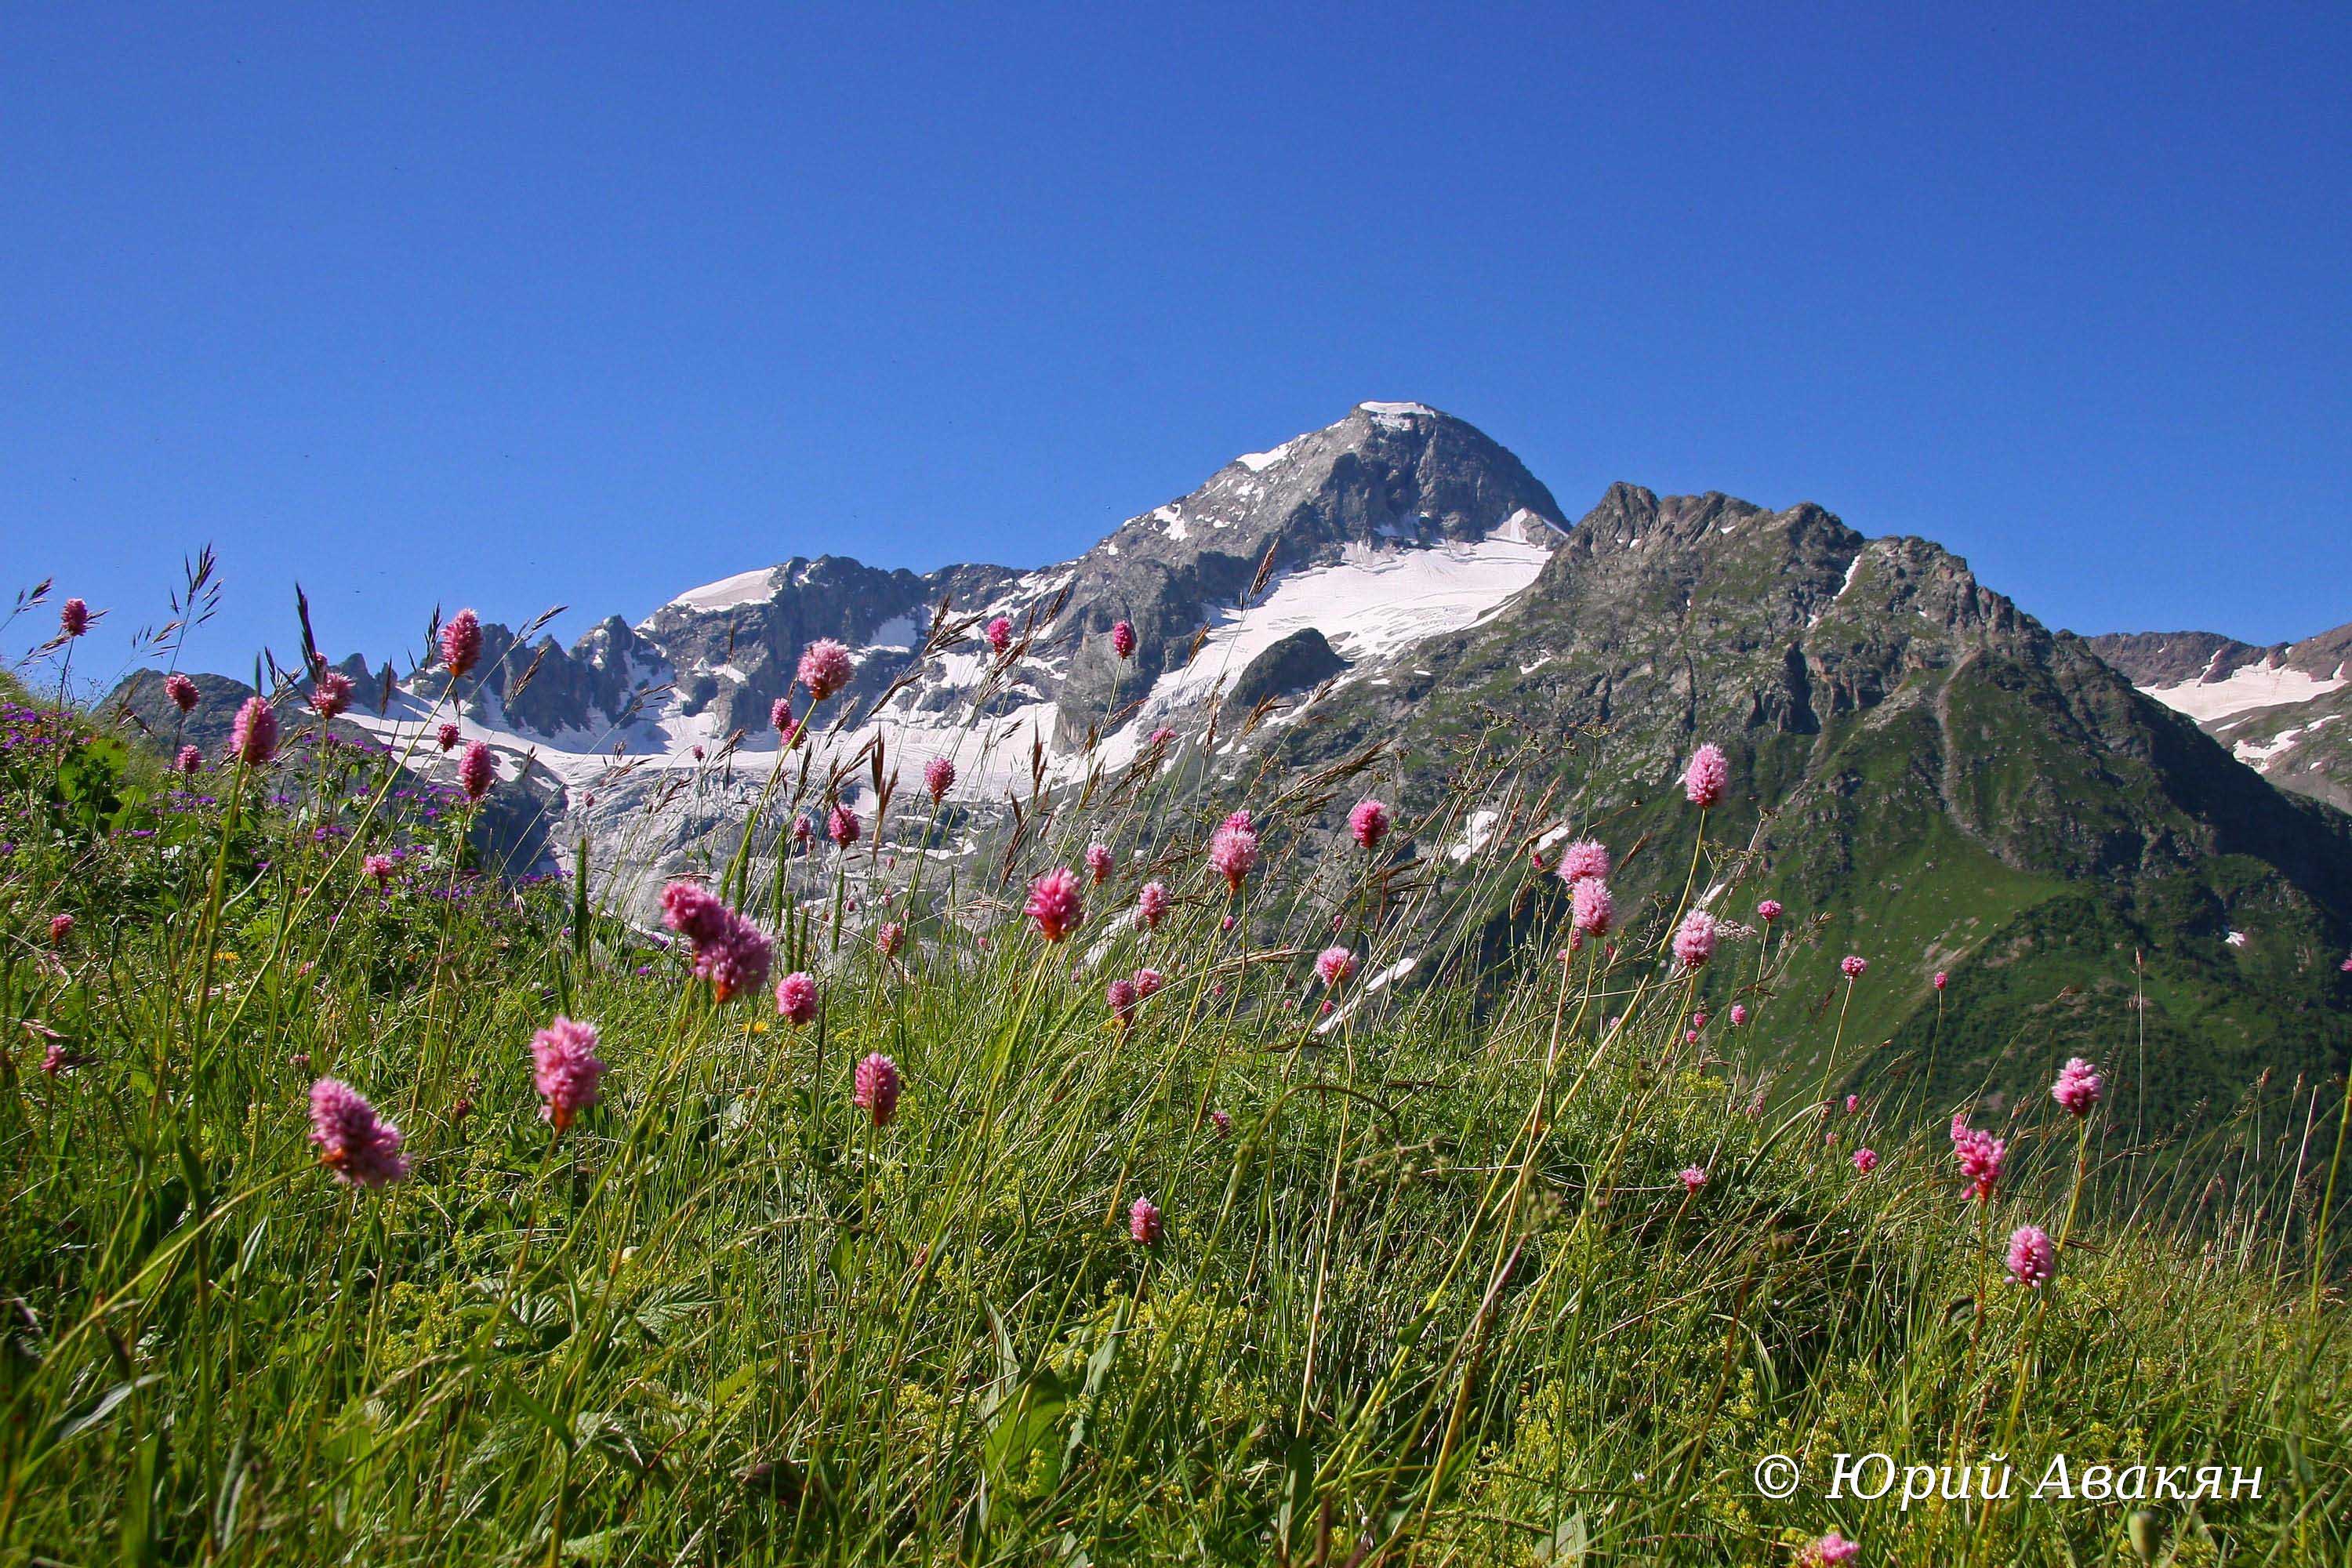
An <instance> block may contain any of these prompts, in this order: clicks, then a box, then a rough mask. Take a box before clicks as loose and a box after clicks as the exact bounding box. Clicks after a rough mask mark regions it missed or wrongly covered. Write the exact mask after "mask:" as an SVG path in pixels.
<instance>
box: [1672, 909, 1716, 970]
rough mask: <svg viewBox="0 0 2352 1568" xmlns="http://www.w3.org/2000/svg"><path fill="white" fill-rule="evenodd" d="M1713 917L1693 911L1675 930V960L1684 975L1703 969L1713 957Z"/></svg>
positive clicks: (1699, 911)
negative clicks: (1683, 971) (1681, 967)
mask: <svg viewBox="0 0 2352 1568" xmlns="http://www.w3.org/2000/svg"><path fill="white" fill-rule="evenodd" d="M1715 942H1716V924H1715V917H1714V916H1713V915H1711V914H1708V913H1707V912H1706V910H1692V911H1691V912H1690V913H1689V914H1687V915H1685V916H1684V917H1683V923H1682V924H1681V925H1680V926H1678V927H1677V928H1675V962H1676V963H1680V964H1681V965H1682V966H1683V969H1684V970H1685V972H1686V973H1687V972H1689V971H1693V970H1697V969H1703V968H1705V967H1706V961H1707V960H1708V959H1710V958H1713V957H1714V956H1715Z"/></svg>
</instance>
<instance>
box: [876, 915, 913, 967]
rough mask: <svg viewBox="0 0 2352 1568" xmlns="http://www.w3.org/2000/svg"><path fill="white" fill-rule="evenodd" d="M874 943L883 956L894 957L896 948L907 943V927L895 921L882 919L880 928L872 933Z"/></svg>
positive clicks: (896, 953)
mask: <svg viewBox="0 0 2352 1568" xmlns="http://www.w3.org/2000/svg"><path fill="white" fill-rule="evenodd" d="M874 945H875V946H876V947H877V948H879V949H881V952H882V956H883V957H885V958H896V957H898V950H899V949H900V948H902V947H904V946H906V945H907V928H906V927H905V926H902V925H900V924H899V923H898V921H883V922H882V929H881V930H880V931H876V932H875V933H874Z"/></svg>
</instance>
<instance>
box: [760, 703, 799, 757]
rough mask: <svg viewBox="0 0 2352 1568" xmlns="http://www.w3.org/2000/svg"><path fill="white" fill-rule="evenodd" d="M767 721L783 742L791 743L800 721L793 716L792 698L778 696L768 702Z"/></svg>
mask: <svg viewBox="0 0 2352 1568" xmlns="http://www.w3.org/2000/svg"><path fill="white" fill-rule="evenodd" d="M768 722H769V723H770V724H772V725H773V726H775V731H776V733H777V734H779V735H782V737H783V738H784V744H785V745H787V746H789V745H791V744H792V743H793V737H794V735H795V734H796V733H797V732H798V731H799V730H800V727H801V726H800V721H799V720H797V719H795V718H793V700H792V699H791V698H789V697H779V698H777V699H776V700H774V701H773V702H771V703H769V704H768Z"/></svg>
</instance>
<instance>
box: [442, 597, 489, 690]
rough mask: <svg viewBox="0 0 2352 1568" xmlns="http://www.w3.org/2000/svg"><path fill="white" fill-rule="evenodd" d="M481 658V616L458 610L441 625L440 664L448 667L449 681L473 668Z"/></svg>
mask: <svg viewBox="0 0 2352 1568" xmlns="http://www.w3.org/2000/svg"><path fill="white" fill-rule="evenodd" d="M481 657H482V617H481V616H478V615H476V614H474V612H473V611H471V610H460V611H458V612H457V614H456V615H454V616H450V617H449V618H448V619H447V620H446V621H444V622H442V623H441V662H442V663H443V664H444V665H446V666H447V667H448V669H449V679H452V680H455V679H457V678H458V677H460V676H462V675H464V674H465V673H466V672H467V670H469V669H471V668H474V664H475V661H477V660H478V659H479V658H481Z"/></svg>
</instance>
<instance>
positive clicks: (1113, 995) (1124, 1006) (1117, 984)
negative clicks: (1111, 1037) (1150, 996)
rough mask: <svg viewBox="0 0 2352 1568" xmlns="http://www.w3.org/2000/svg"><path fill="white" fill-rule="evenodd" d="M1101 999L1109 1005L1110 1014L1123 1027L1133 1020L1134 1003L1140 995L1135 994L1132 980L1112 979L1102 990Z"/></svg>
mask: <svg viewBox="0 0 2352 1568" xmlns="http://www.w3.org/2000/svg"><path fill="white" fill-rule="evenodd" d="M1103 1000H1104V1001H1105V1002H1107V1003H1108V1004H1109V1005H1110V1014H1111V1016H1112V1017H1114V1018H1116V1019H1118V1026H1119V1027H1120V1028H1122V1029H1124V1028H1126V1027H1127V1026H1129V1024H1132V1023H1134V1022H1135V1007H1136V1004H1137V1003H1139V1002H1140V1001H1141V1000H1142V997H1141V996H1139V994H1137V993H1136V989H1135V982H1134V981H1132V980H1114V981H1112V982H1111V983H1110V985H1109V986H1108V989H1106V990H1105V991H1104V993H1103Z"/></svg>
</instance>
